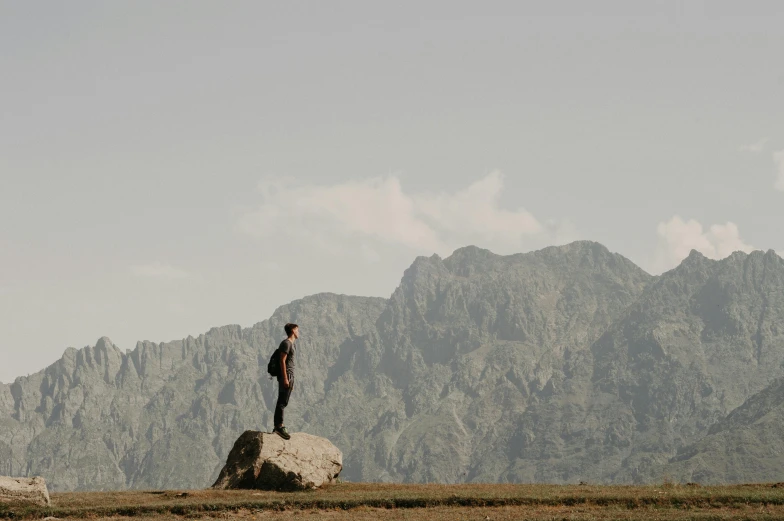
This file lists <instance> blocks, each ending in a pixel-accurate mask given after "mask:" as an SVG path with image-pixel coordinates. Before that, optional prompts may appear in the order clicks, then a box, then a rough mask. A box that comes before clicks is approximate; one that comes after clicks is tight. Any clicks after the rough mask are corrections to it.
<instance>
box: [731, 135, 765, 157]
mask: <svg viewBox="0 0 784 521" xmlns="http://www.w3.org/2000/svg"><path fill="white" fill-rule="evenodd" d="M767 144H768V138H766V137H764V138H762V139H760V140H759V141H757V142H756V143H752V144H751V145H741V146H740V147H738V148H739V149H740V151H741V152H753V153H755V154H758V153H760V152H762V150H763V149H764V148H765V145H767Z"/></svg>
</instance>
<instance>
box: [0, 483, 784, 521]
mask: <svg viewBox="0 0 784 521" xmlns="http://www.w3.org/2000/svg"><path fill="white" fill-rule="evenodd" d="M46 517H56V518H89V519H98V518H109V517H111V518H113V519H116V520H118V521H120V520H122V519H125V518H127V519H128V520H129V521H131V519H132V520H133V521H142V520H145V521H146V520H149V519H152V518H155V519H171V520H175V519H176V520H182V519H183V518H185V517H187V518H190V519H199V518H211V519H214V518H226V519H235V520H238V521H239V520H245V519H247V520H250V519H270V520H275V519H283V518H285V519H292V518H295V519H302V520H310V519H331V520H335V521H342V520H345V519H352V520H368V521H370V520H372V521H386V520H397V519H406V520H412V521H413V520H425V519H428V520H436V521H439V520H444V521H446V520H450V521H451V520H462V519H471V520H478V521H481V520H487V519H490V520H493V521H495V520H499V521H501V520H512V519H515V520H516V519H536V520H539V519H575V520H583V519H586V520H587V519H596V520H604V519H630V520H637V519H646V520H652V519H662V520H675V519H677V520H681V519H784V484H778V485H774V484H759V485H736V486H726V487H700V486H685V485H671V484H665V485H661V486H645V487H631V486H629V487H625V486H578V485H568V486H556V485H505V484H495V485H399V484H391V485H390V484H378V483H343V484H337V485H332V486H330V487H326V488H325V489H322V490H317V491H312V492H296V493H280V492H264V491H252V490H247V491H213V490H188V491H124V492H69V493H55V494H52V506H51V507H47V508H43V507H14V506H8V505H2V504H0V518H7V519H43V518H46Z"/></svg>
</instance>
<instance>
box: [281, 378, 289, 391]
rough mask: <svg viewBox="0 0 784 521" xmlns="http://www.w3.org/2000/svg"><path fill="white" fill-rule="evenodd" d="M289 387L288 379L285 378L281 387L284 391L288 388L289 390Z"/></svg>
mask: <svg viewBox="0 0 784 521" xmlns="http://www.w3.org/2000/svg"><path fill="white" fill-rule="evenodd" d="M289 386H290V383H289V379H288V378H286V379H285V380H283V387H285V388H286V389H288V388H289Z"/></svg>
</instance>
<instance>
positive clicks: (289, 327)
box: [283, 323, 299, 340]
mask: <svg viewBox="0 0 784 521" xmlns="http://www.w3.org/2000/svg"><path fill="white" fill-rule="evenodd" d="M283 329H284V330H285V331H286V336H287V337H289V338H291V337H294V340H296V339H298V338H299V326H298V325H297V324H291V323H289V324H286V325H285V326H283Z"/></svg>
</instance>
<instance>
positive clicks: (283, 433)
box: [272, 425, 291, 440]
mask: <svg viewBox="0 0 784 521" xmlns="http://www.w3.org/2000/svg"><path fill="white" fill-rule="evenodd" d="M272 432H274V433H275V434H277V435H278V436H280V437H281V438H283V439H284V440H288V439H290V438H291V434H289V431H287V430H286V427H284V426H282V425H281V426H280V427H275V428H274V429H272Z"/></svg>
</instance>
